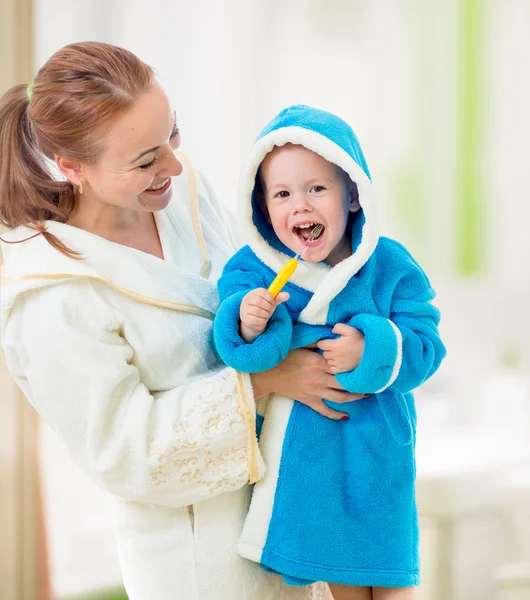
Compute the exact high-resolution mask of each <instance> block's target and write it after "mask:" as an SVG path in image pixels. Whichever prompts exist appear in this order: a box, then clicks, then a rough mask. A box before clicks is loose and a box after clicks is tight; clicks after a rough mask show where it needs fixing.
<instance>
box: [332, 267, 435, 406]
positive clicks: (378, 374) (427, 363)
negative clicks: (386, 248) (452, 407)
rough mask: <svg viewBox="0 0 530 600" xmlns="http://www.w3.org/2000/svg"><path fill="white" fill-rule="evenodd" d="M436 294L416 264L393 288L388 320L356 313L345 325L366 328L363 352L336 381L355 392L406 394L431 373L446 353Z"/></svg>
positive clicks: (364, 329)
mask: <svg viewBox="0 0 530 600" xmlns="http://www.w3.org/2000/svg"><path fill="white" fill-rule="evenodd" d="M434 297H435V293H434V290H433V289H432V288H431V287H430V284H429V281H428V280H427V277H426V276H425V275H424V273H423V271H422V270H421V269H420V267H419V266H417V265H416V263H414V265H413V266H412V268H409V269H407V270H406V271H405V272H404V273H403V276H402V277H401V278H400V279H399V280H398V282H397V284H396V286H395V288H394V290H393V294H392V299H391V304H390V315H389V318H385V317H382V316H379V315H372V314H358V315H355V316H354V317H353V318H352V319H350V321H349V322H348V323H347V324H348V325H350V326H351V327H355V328H356V329H359V330H360V331H362V332H363V334H364V352H363V356H362V359H361V363H360V364H359V366H358V367H357V368H356V369H354V370H353V371H349V372H347V373H340V374H338V375H336V378H337V381H339V383H341V384H342V385H343V386H344V387H345V388H346V389H347V390H349V391H351V392H357V393H368V394H373V393H381V392H383V391H385V390H389V391H394V392H397V393H398V394H406V393H407V392H410V391H412V390H413V389H414V388H416V387H418V386H419V385H420V384H422V383H423V382H424V381H425V380H426V379H428V378H429V377H430V376H431V375H433V373H435V371H436V370H437V369H438V367H439V366H440V363H441V361H442V359H443V358H444V356H445V347H444V345H443V343H442V341H441V339H440V336H439V333H438V323H439V321H440V313H439V311H438V309H437V308H436V307H435V306H433V304H431V301H432V300H433V299H434Z"/></svg>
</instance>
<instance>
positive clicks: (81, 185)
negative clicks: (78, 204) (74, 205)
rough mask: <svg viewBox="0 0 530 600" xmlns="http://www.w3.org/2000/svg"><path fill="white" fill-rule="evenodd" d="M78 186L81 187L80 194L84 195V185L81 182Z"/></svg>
mask: <svg viewBox="0 0 530 600" xmlns="http://www.w3.org/2000/svg"><path fill="white" fill-rule="evenodd" d="M77 185H78V186H79V193H80V194H82V193H83V184H82V182H81V181H80V182H79V183H78V184H77Z"/></svg>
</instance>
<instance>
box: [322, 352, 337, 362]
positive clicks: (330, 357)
mask: <svg viewBox="0 0 530 600" xmlns="http://www.w3.org/2000/svg"><path fill="white" fill-rule="evenodd" d="M322 356H323V357H324V358H325V359H326V361H327V363H328V365H329V364H330V363H332V362H333V361H334V359H335V353H334V352H333V351H331V350H326V351H324V352H322Z"/></svg>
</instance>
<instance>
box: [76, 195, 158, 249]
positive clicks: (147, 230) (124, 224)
mask: <svg viewBox="0 0 530 600" xmlns="http://www.w3.org/2000/svg"><path fill="white" fill-rule="evenodd" d="M68 225H71V226H72V227H78V228H79V229H83V230H85V231H88V232H90V233H93V234H95V235H97V236H99V237H102V238H104V239H106V240H109V241H110V242H115V243H117V244H121V245H123V246H129V247H131V248H136V249H137V250H141V251H142V252H147V253H148V254H152V255H153V256H157V257H158V258H163V253H162V246H161V243H160V239H159V237H158V230H157V227H156V222H155V219H154V215H153V213H151V212H143V211H136V210H130V209H126V208H122V207H119V206H113V205H111V204H102V203H95V202H90V201H87V199H85V198H84V197H82V198H81V202H79V203H78V208H77V210H76V211H75V212H74V213H73V214H72V215H71V216H70V218H69V219H68Z"/></svg>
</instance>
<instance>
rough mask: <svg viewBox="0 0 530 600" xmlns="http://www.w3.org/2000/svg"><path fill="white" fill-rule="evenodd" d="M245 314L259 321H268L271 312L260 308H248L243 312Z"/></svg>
mask: <svg viewBox="0 0 530 600" xmlns="http://www.w3.org/2000/svg"><path fill="white" fill-rule="evenodd" d="M245 314H246V315H248V316H250V317H259V318H261V319H269V317H270V316H271V311H270V310H269V309H268V308H262V307H261V306H253V305H252V306H249V307H248V309H247V310H246V311H245Z"/></svg>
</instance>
